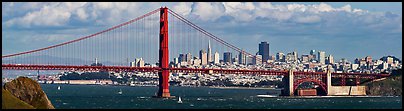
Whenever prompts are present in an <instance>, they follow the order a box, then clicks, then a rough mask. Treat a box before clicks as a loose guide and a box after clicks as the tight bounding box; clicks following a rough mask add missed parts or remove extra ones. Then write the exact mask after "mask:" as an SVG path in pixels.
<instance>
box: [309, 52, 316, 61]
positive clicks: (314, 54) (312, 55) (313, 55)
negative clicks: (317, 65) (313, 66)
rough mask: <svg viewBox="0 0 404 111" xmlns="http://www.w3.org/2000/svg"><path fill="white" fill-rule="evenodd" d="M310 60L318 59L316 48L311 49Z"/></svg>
mask: <svg viewBox="0 0 404 111" xmlns="http://www.w3.org/2000/svg"><path fill="white" fill-rule="evenodd" d="M309 60H310V61H312V60H316V50H311V51H310V55H309Z"/></svg>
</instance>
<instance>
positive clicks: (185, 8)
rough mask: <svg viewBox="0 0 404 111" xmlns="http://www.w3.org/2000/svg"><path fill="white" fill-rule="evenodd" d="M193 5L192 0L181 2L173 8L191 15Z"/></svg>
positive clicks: (180, 12)
mask: <svg viewBox="0 0 404 111" xmlns="http://www.w3.org/2000/svg"><path fill="white" fill-rule="evenodd" d="M191 5H192V3H190V2H181V3H179V4H178V5H175V6H174V7H173V9H172V10H173V11H175V12H176V13H178V14H181V15H189V13H191V10H192V7H191Z"/></svg>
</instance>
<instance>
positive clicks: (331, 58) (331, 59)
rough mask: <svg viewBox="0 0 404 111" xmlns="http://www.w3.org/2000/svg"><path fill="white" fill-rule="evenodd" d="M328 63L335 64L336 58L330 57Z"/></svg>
mask: <svg viewBox="0 0 404 111" xmlns="http://www.w3.org/2000/svg"><path fill="white" fill-rule="evenodd" d="M328 63H329V64H334V57H333V56H332V55H331V54H330V55H328Z"/></svg>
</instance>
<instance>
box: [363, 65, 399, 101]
mask: <svg viewBox="0 0 404 111" xmlns="http://www.w3.org/2000/svg"><path fill="white" fill-rule="evenodd" d="M396 72H397V74H392V76H390V77H387V78H386V79H384V80H381V81H375V82H370V83H366V84H365V85H366V86H367V88H366V94H367V95H373V96H402V88H403V87H402V73H401V69H399V70H398V71H396Z"/></svg>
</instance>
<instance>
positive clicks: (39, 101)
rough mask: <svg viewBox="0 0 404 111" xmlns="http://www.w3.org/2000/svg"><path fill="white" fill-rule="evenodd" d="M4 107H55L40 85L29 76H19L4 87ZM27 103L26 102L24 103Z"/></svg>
mask: <svg viewBox="0 0 404 111" xmlns="http://www.w3.org/2000/svg"><path fill="white" fill-rule="evenodd" d="M2 89H3V91H2V92H3V93H2V108H3V109H9V108H10V109H24V108H28V106H27V105H29V106H31V107H30V108H34V109H54V107H53V105H52V104H51V102H50V101H49V100H48V97H47V96H46V94H45V92H44V91H43V90H42V89H41V87H40V85H39V84H38V83H37V82H36V81H34V80H32V79H30V78H27V77H19V78H17V79H15V80H13V81H11V82H8V83H6V84H4V86H3V87H2ZM24 103H25V104H24Z"/></svg>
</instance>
